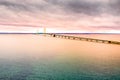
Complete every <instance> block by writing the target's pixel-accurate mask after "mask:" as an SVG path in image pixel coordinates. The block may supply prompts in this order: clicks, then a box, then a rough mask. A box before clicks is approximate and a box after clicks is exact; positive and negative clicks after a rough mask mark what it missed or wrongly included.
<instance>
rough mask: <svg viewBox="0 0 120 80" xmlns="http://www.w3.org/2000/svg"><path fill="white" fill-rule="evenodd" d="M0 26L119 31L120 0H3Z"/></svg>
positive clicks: (0, 2)
mask: <svg viewBox="0 0 120 80" xmlns="http://www.w3.org/2000/svg"><path fill="white" fill-rule="evenodd" d="M0 25H7V26H9V25H15V26H16V27H19V28H20V27H22V25H23V26H26V27H30V26H31V27H47V28H54V29H57V28H59V29H62V30H80V31H88V32H99V31H102V32H104V31H120V0H0ZM18 25H19V26H18ZM4 27H5V26H0V29H3V28H4ZM9 28H12V26H9ZM19 28H18V29H19ZM5 29H6V30H7V28H5ZM15 29H16V28H15ZM32 29H33V28H32ZM20 30H21V29H20Z"/></svg>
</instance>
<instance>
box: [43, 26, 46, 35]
mask: <svg viewBox="0 0 120 80" xmlns="http://www.w3.org/2000/svg"><path fill="white" fill-rule="evenodd" d="M43 34H44V36H46V27H44V29H43Z"/></svg>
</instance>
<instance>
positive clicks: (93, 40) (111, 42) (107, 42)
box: [45, 34, 120, 45]
mask: <svg viewBox="0 0 120 80" xmlns="http://www.w3.org/2000/svg"><path fill="white" fill-rule="evenodd" d="M45 35H48V36H50V37H56V38H63V39H70V40H80V41H88V42H96V43H105V44H116V45H120V42H118V41H111V40H102V39H93V38H84V37H76V36H67V35H61V34H45Z"/></svg>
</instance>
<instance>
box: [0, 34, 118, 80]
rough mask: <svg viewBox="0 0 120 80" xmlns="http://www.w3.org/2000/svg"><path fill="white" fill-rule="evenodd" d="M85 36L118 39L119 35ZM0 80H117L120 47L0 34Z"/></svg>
mask: <svg viewBox="0 0 120 80" xmlns="http://www.w3.org/2000/svg"><path fill="white" fill-rule="evenodd" d="M77 36H78V35H77ZM79 36H85V35H79ZM86 36H87V35H86ZM88 37H94V38H98V37H99V38H101V39H111V40H117V41H119V40H120V35H109V36H108V35H105V34H104V35H100V34H98V35H97V36H96V37H95V34H91V35H89V36H88ZM0 80H120V45H113V44H102V43H93V42H86V41H75V40H67V39H59V38H53V37H45V36H43V35H37V34H36V35H35V34H27V35H25V34H1V35H0Z"/></svg>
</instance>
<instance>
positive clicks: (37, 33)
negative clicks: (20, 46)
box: [0, 32, 120, 35]
mask: <svg viewBox="0 0 120 80" xmlns="http://www.w3.org/2000/svg"><path fill="white" fill-rule="evenodd" d="M0 34H117V35H120V33H7V32H6V33H0Z"/></svg>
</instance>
